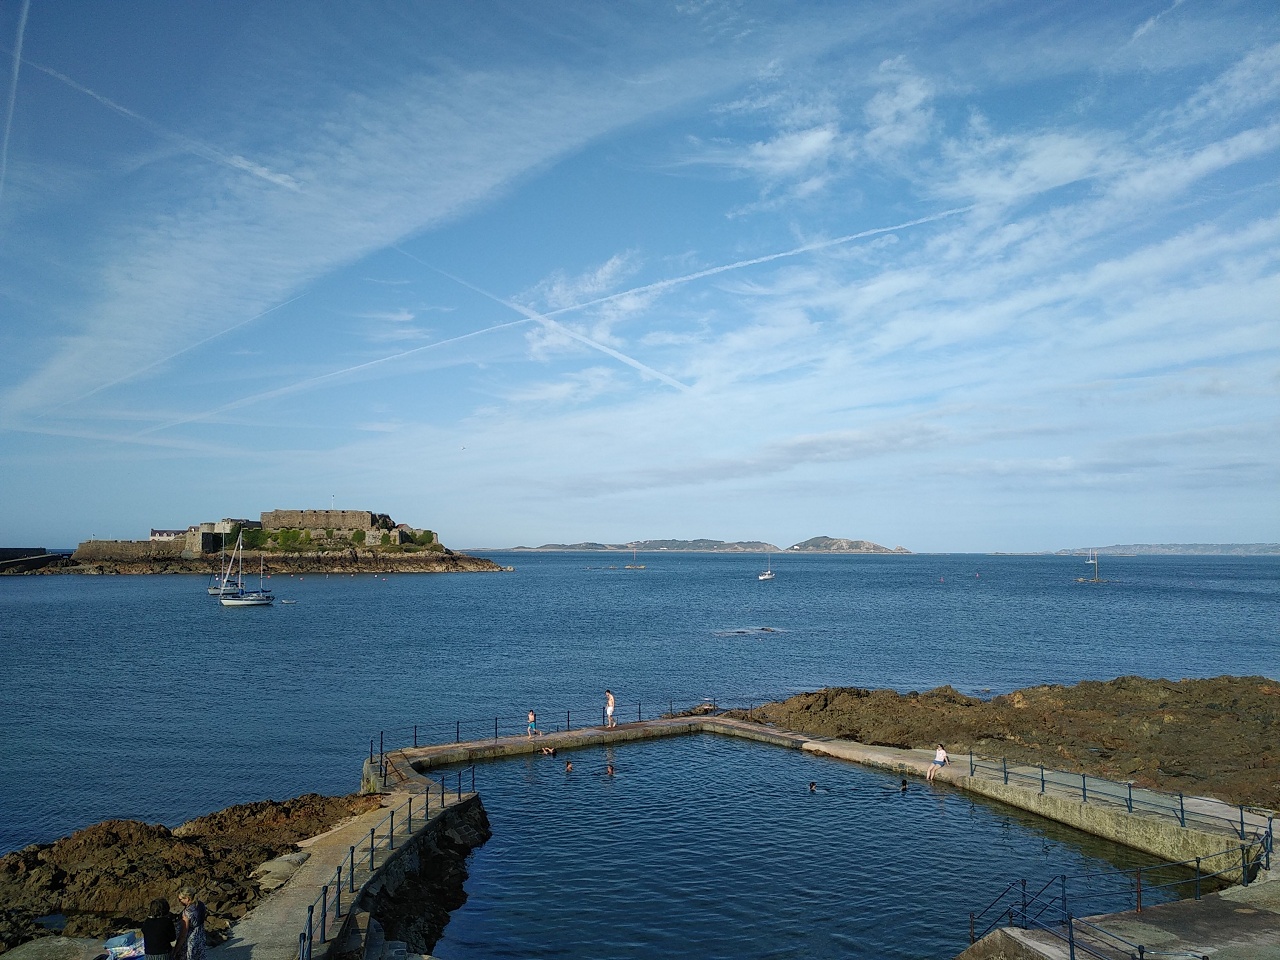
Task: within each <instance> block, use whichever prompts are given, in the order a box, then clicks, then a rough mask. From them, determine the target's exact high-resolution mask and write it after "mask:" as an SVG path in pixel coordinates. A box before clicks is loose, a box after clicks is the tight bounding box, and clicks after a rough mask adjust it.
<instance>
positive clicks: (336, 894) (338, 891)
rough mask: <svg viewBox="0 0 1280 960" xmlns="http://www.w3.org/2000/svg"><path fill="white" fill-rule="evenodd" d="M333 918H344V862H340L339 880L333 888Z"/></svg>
mask: <svg viewBox="0 0 1280 960" xmlns="http://www.w3.org/2000/svg"><path fill="white" fill-rule="evenodd" d="M333 918H334V919H335V920H340V919H342V864H338V882H337V884H335V885H334V888H333Z"/></svg>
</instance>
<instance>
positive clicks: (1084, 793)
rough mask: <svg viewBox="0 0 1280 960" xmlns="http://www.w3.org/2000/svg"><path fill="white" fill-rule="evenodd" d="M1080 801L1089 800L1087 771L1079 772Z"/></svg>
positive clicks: (1086, 801)
mask: <svg viewBox="0 0 1280 960" xmlns="http://www.w3.org/2000/svg"><path fill="white" fill-rule="evenodd" d="M1080 802H1081V803H1088V802H1089V775H1088V774H1087V773H1082V774H1080Z"/></svg>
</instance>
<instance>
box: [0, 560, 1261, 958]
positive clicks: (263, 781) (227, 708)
mask: <svg viewBox="0 0 1280 960" xmlns="http://www.w3.org/2000/svg"><path fill="white" fill-rule="evenodd" d="M492 556H493V558H494V559H495V560H497V561H498V562H499V563H503V564H512V565H514V566H515V568H516V569H515V571H514V572H512V573H490V574H450V575H408V574H400V575H391V574H388V575H377V576H374V575H371V574H364V575H360V576H355V577H352V576H345V577H339V576H328V577H326V576H324V575H307V576H303V577H275V578H273V579H272V580H271V584H270V585H271V586H272V588H273V589H274V590H275V593H276V595H277V596H278V597H281V598H288V599H291V600H296V603H292V604H281V603H277V604H276V605H275V606H273V607H269V608H238V609H237V608H224V607H222V606H221V605H219V604H218V603H217V600H216V598H213V597H209V596H208V595H207V593H206V592H205V589H204V587H205V583H204V580H203V578H197V577H190V576H155V577H82V576H43V577H5V578H0V656H3V658H4V663H5V669H4V670H3V671H0V718H2V721H3V722H2V723H0V851H4V850H11V849H16V848H18V847H20V846H22V845H24V844H27V843H30V842H36V841H40V842H48V841H51V840H53V839H55V838H56V837H58V836H61V835H64V834H66V833H68V832H70V831H72V830H74V829H77V828H79V827H83V826H85V825H87V824H89V823H93V822H97V821H100V820H103V819H107V818H111V817H128V818H135V819H140V820H146V821H150V822H162V823H166V824H169V825H175V824H177V823H179V822H182V821H183V820H186V819H189V818H190V817H192V816H196V815H198V814H201V813H206V812H209V811H211V810H215V809H219V808H221V807H224V806H227V805H230V804H233V803H239V802H245V801H250V800H258V799H263V798H268V797H270V798H276V799H282V798H285V797H288V796H293V795H296V794H298V793H302V792H307V791H318V792H323V793H344V792H349V791H351V790H354V789H355V788H356V786H357V785H358V779H359V772H360V763H361V758H362V757H364V756H367V755H368V753H369V750H370V748H371V746H373V747H375V748H376V747H377V745H378V743H379V742H380V741H382V742H385V743H386V745H387V746H388V747H394V746H399V745H403V744H405V743H408V742H411V740H412V738H413V736H414V735H415V734H416V735H417V736H418V737H419V738H420V739H421V740H422V741H423V742H427V741H431V740H438V739H450V740H451V739H453V738H454V736H455V735H456V734H457V733H458V732H463V733H465V735H467V736H474V735H481V733H482V731H485V730H488V731H489V733H490V735H491V733H492V730H493V728H494V726H495V724H496V725H497V726H498V727H499V728H500V729H501V731H502V732H503V733H512V732H516V731H521V732H522V731H523V726H524V722H523V720H524V715H525V712H526V711H527V710H529V709H535V710H537V711H538V713H539V716H540V718H541V720H542V725H543V726H544V727H548V726H552V727H553V726H556V725H560V724H561V723H562V722H570V723H573V725H575V726H576V725H578V724H579V723H587V722H599V718H600V711H601V704H602V702H603V693H604V690H605V688H610V689H612V690H613V691H614V693H615V694H616V696H617V699H618V702H619V714H620V716H621V717H622V718H623V719H627V717H628V716H630V714H631V711H635V712H637V713H640V712H644V713H645V714H646V715H648V714H651V713H652V712H653V711H654V709H655V708H656V705H662V706H664V707H665V706H666V705H667V704H674V705H676V706H679V705H688V704H691V703H696V702H701V701H703V700H706V699H715V700H716V701H718V702H726V701H727V702H735V703H751V702H755V703H758V702H761V701H762V700H765V699H774V698H780V697H784V696H787V695H789V694H791V693H795V692H798V691H802V690H811V689H816V688H819V687H823V686H835V685H847V686H865V687H889V688H893V689H897V690H900V691H908V690H927V689H930V688H932V687H935V686H939V685H942V684H951V685H952V686H954V687H956V688H957V689H959V690H961V691H962V692H965V693H970V694H978V695H989V694H994V693H1001V692H1006V691H1009V690H1012V689H1016V688H1018V687H1023V686H1028V685H1033V684H1041V683H1061V684H1073V683H1076V682H1078V681H1080V680H1084V679H1110V678H1113V677H1116V676H1122V675H1129V674H1136V675H1142V676H1150V677H1155V676H1162V677H1168V678H1171V679H1178V678H1181V677H1207V676H1217V675H1221V674H1232V675H1264V676H1269V677H1280V632H1278V631H1277V629H1276V628H1277V625H1278V624H1280V559H1278V558H1235V557H1194V558H1193V557H1132V558H1120V557H1115V558H1113V557H1103V558H1102V566H1101V571H1100V573H1101V576H1102V578H1103V580H1105V581H1106V582H1104V583H1078V582H1077V580H1078V579H1079V578H1086V579H1087V578H1089V577H1092V575H1093V568H1092V567H1090V566H1087V565H1086V564H1085V563H1084V562H1083V558H1080V557H990V556H974V555H943V556H847V557H846V556H797V555H790V554H783V555H781V556H779V555H775V556H774V557H773V558H772V566H773V569H774V570H775V571H776V572H777V578H776V579H775V580H772V581H768V582H761V581H759V580H757V578H756V574H757V573H758V572H759V570H761V569H763V567H764V559H765V558H764V557H750V556H740V555H705V554H701V555H691V554H671V553H660V554H647V555H642V556H640V557H639V558H637V560H636V563H640V564H643V565H644V569H626V564H627V563H628V561H629V560H630V558H629V557H616V556H613V555H601V554H589V553H563V554H536V553H509V554H497V553H495V554H492ZM631 749H632V748H631V747H628V748H626V751H627V752H626V754H625V765H626V767H627V768H630V772H629V774H628V776H629V778H630V779H629V781H628V782H629V783H630V782H634V778H635V777H636V776H637V774H638V773H639V774H641V775H642V776H643V777H645V778H648V777H651V776H652V777H658V776H660V775H662V776H670V775H672V774H673V773H678V772H682V771H685V770H687V769H688V768H690V767H691V766H692V767H694V768H699V769H701V768H703V767H706V766H707V765H708V764H710V763H712V762H713V758H714V756H715V755H716V753H717V751H704V753H705V756H702V757H701V759H699V760H698V762H697V763H696V764H691V763H690V762H689V761H687V759H682V758H680V757H666V756H664V755H662V754H659V755H658V756H657V758H656V759H655V760H654V761H653V762H654V764H655V765H656V768H657V769H655V770H653V771H647V770H645V769H644V758H645V756H646V754H645V753H644V750H643V749H641V748H639V747H637V748H635V749H636V751H637V752H636V753H634V754H633V753H631V752H630V750H631ZM644 749H648V748H644ZM662 749H669V748H665V747H664V748H662ZM670 749H674V748H670ZM745 749H747V750H748V751H749V753H748V754H746V755H747V756H752V757H760V758H764V757H767V756H768V757H772V756H776V755H777V754H778V752H777V751H771V750H770V748H767V747H757V746H749V747H746V748H745ZM782 755H783V756H786V754H785V752H783V753H782ZM619 759H620V760H623V759H624V758H623V755H622V754H621V752H620V755H619ZM759 762H761V763H765V762H769V763H772V762H775V761H773V760H770V761H765V760H763V759H761V760H760V761H759ZM777 762H781V761H777ZM633 764H638V765H639V767H638V768H637V767H633ZM497 770H498V766H496V765H495V766H494V768H493V771H492V772H490V773H488V774H486V772H485V769H484V768H481V771H480V773H479V774H478V780H477V786H478V788H479V789H480V790H481V793H482V796H484V798H485V803H486V807H487V808H489V809H490V814H491V816H492V817H494V818H495V821H497V822H498V823H499V824H501V823H504V822H507V821H505V820H504V818H505V817H507V815H508V814H507V803H508V800H504V799H503V798H504V797H508V798H511V797H515V796H518V795H520V793H521V791H522V790H523V789H524V788H523V787H517V788H515V789H513V790H506V789H505V788H503V787H502V786H501V783H502V782H503V781H502V780H501V778H500V777H499V774H498V773H497ZM486 776H489V777H490V778H493V779H490V781H489V786H488V787H486ZM504 776H505V775H504ZM710 776H711V777H712V778H713V779H715V780H716V781H717V782H723V783H727V784H729V785H730V786H731V787H733V785H734V784H738V782H739V779H740V777H741V772H740V771H739V770H738V769H736V768H735V767H734V765H733V764H732V763H731V764H729V765H728V766H726V767H724V768H723V769H721V770H719V771H716V770H715V769H714V768H713V769H712V771H711V773H710ZM774 776H775V775H774V774H770V777H771V778H773V777H774ZM777 776H778V777H782V778H783V779H784V780H786V781H787V782H788V783H790V785H791V786H792V787H794V785H795V783H796V782H801V781H803V782H806V783H807V781H808V780H811V779H818V778H817V777H816V776H814V775H808V774H807V773H805V772H803V771H800V770H788V771H786V772H785V774H777ZM792 781H794V782H792ZM686 787H687V789H688V790H689V791H693V792H697V787H696V785H694V784H689V783H686ZM557 789H559V786H557ZM610 789H615V790H617V789H621V788H620V787H617V786H615V787H612V788H610ZM744 795H747V794H745V793H744ZM573 796H575V795H574V794H572V793H569V794H564V795H561V796H560V797H559V798H558V800H557V801H556V802H555V803H552V802H551V801H552V799H555V798H548V800H547V803H548V805H549V808H550V809H553V810H554V813H555V819H553V820H550V821H548V822H550V823H553V824H560V825H564V824H572V823H576V822H577V820H578V812H577V811H578V807H577V806H575V805H574V804H568V805H566V800H567V799H569V798H572V797H573ZM771 796H776V797H779V798H781V797H785V796H789V794H788V793H787V792H786V791H785V790H780V792H777V793H776V794H771ZM757 799H759V801H760V803H761V804H763V808H762V809H760V810H759V812H758V815H759V816H761V817H768V816H771V815H775V814H776V815H777V817H779V818H781V819H782V820H785V819H786V816H787V815H786V813H785V807H784V806H781V803H782V801H781V800H779V801H778V802H779V804H780V805H779V806H778V807H777V808H776V809H773V810H770V808H769V802H768V800H767V798H755V797H752V800H751V810H752V812H753V813H755V812H756V810H757V802H756V801H757ZM646 802H647V801H646ZM943 802H944V803H945V802H950V803H952V804H955V803H957V802H960V801H958V800H956V799H954V798H952V799H947V800H944V801H943ZM970 806H971V807H972V809H978V807H976V806H972V805H970ZM983 809H985V808H983ZM730 816H732V817H737V816H738V813H736V812H731V813H730ZM744 816H745V815H744ZM966 816H967V815H966ZM520 819H521V820H522V821H523V820H525V819H527V818H524V817H521V818H520ZM952 819H954V817H953V818H952ZM859 821H860V818H858V817H854V818H853V822H855V823H857V822H859ZM557 829H558V827H557ZM920 829H922V828H921V827H920V825H919V824H918V823H915V824H913V823H912V822H904V823H903V824H899V825H898V826H895V827H894V828H893V830H894V831H895V833H899V834H904V835H906V836H908V837H909V836H911V835H913V834H914V833H916V832H918V831H919V830H920ZM814 832H815V834H816V835H817V836H820V837H821V839H822V842H823V843H826V842H827V841H828V839H829V837H830V836H831V835H832V831H831V830H830V829H829V828H828V826H824V825H821V824H818V825H815V826H814ZM864 832H865V831H864ZM855 833H856V831H855ZM1029 836H1031V837H1032V838H1033V839H1032V840H1031V841H1029V842H1030V843H1031V844H1032V846H1033V847H1034V846H1035V844H1036V843H1037V842H1038V841H1035V840H1034V836H1035V830H1032V831H1031V833H1030V834H1029ZM984 837H985V834H979V835H978V836H976V837H974V838H966V835H965V833H964V831H960V832H959V833H958V834H957V835H956V836H953V837H948V838H947V839H946V840H945V841H944V842H943V846H942V851H943V852H941V853H924V852H922V850H923V848H922V846H921V845H920V844H915V843H910V844H906V843H904V844H903V846H904V847H905V848H910V849H912V850H914V851H916V853H915V855H916V856H920V857H925V858H935V857H936V858H937V859H940V860H941V861H942V862H943V863H944V864H945V863H948V862H950V861H951V860H953V859H954V858H955V857H956V856H958V855H960V853H962V852H964V851H966V850H967V853H965V855H966V856H968V855H974V856H979V857H980V856H981V853H982V851H983V850H984V849H985V846H984V845H985V844H987V842H988V841H987V839H984ZM503 842H504V841H503V840H502V838H501V836H499V837H496V838H495V841H493V842H491V843H492V846H491V847H490V848H487V849H492V850H499V849H502V847H501V844H502V843H503ZM867 842H869V840H868V837H862V838H861V839H859V838H857V837H855V838H853V839H851V840H850V843H852V844H854V846H855V848H856V849H861V847H860V846H858V845H859V844H865V843H867ZM1019 843H1021V841H1019ZM926 846H927V845H926ZM534 848H535V849H537V844H536V842H535V847H534ZM645 849H649V850H651V860H650V861H649V863H647V864H637V863H634V862H621V863H619V864H618V868H619V869H620V870H623V871H624V872H625V871H628V870H636V869H640V870H642V871H643V870H644V869H646V868H652V869H659V870H660V868H659V867H658V866H657V865H658V864H659V863H661V862H662V860H663V858H664V857H665V853H664V851H663V849H662V847H661V845H660V844H659V845H657V846H656V847H655V846H654V845H653V844H649V845H648V846H646V848H645ZM714 855H715V856H724V854H723V853H717V854H714ZM743 856H747V857H751V856H760V857H762V858H763V857H764V854H763V853H752V852H750V851H747V852H745V853H744V854H743ZM805 856H808V857H809V858H810V860H809V861H806V862H811V863H812V864H813V868H814V869H824V868H822V867H821V861H822V848H821V846H819V847H817V848H815V849H813V850H810V851H808V852H807V853H806V854H805ZM475 859H476V862H477V865H480V864H483V863H485V862H489V860H490V859H492V855H490V854H488V853H483V852H482V853H480V854H477V856H476V858H475ZM762 869H763V868H762ZM993 872H999V871H993ZM1052 872H1061V871H1052ZM627 875H628V876H631V874H627ZM484 876H485V873H484V871H482V870H479V869H477V871H476V875H475V877H474V878H473V879H474V880H475V882H476V883H477V884H480V888H483V882H484ZM550 876H551V875H548V878H546V879H548V882H550V881H549V878H550ZM555 876H556V877H560V876H562V874H556V875H555ZM582 879H583V878H579V880H582ZM882 879H883V881H884V884H885V885H887V886H895V883H894V876H891V875H887V876H885V877H884V878H882ZM914 883H915V881H912V884H914ZM964 883H966V884H967V883H968V880H967V879H966V880H965V881H964ZM500 885H501V886H502V887H503V889H504V890H505V889H506V884H505V882H503V883H501V884H500ZM555 886H556V888H557V889H558V890H559V891H560V895H561V897H562V898H567V901H568V902H569V903H572V902H573V901H574V898H575V897H576V893H574V892H573V890H574V889H575V888H574V887H572V885H570V886H565V885H564V883H563V882H562V881H561V880H559V879H557V880H556V881H555ZM896 886H898V887H901V884H896ZM908 886H910V885H908ZM565 891H568V892H565ZM729 894H730V891H729V889H728V888H723V889H721V890H720V891H718V893H717V895H716V897H715V898H709V899H708V900H707V902H708V903H711V902H712V901H713V900H715V901H718V900H725V899H729V900H732V901H733V902H737V900H736V899H735V897H736V894H735V895H734V896H730V895H729ZM696 899H697V898H695V900H696ZM698 902H701V901H698ZM744 902H746V901H744ZM904 902H906V901H904ZM927 902H928V901H919V900H917V901H915V906H914V907H913V908H912V909H914V910H916V911H917V912H920V911H921V910H924V912H925V913H926V914H928V913H929V910H927V909H924V908H923V907H922V906H921V903H927ZM958 906H959V905H958V904H957V905H953V907H954V908H956V909H958ZM628 909H630V907H629V908H628ZM753 909H754V908H753ZM788 909H790V908H788ZM820 909H821V910H827V909H833V908H831V906H830V904H827V905H824V906H822V907H821V908H820ZM879 909H880V908H879V907H877V910H879ZM949 909H950V908H949ZM712 913H713V914H714V911H712ZM693 916H694V920H693V921H691V922H695V923H700V924H703V925H705V924H707V923H713V922H722V923H729V924H730V925H731V924H732V921H730V920H728V919H724V918H723V917H722V919H721V920H720V921H713V920H712V919H708V916H709V915H703V914H702V913H696V912H695V914H694V915H693ZM815 916H816V915H815ZM667 919H669V918H667V917H666V916H665V914H663V915H658V914H655V915H654V918H651V920H650V921H645V920H643V919H641V920H638V921H636V922H637V923H639V924H640V925H641V926H646V925H649V926H654V927H655V928H656V927H657V926H658V925H660V923H661V922H666V921H667ZM565 922H566V923H571V920H570V919H569V918H566V919H565ZM940 922H944V923H945V925H946V926H948V927H949V928H950V927H953V926H954V924H955V923H956V920H955V917H948V918H946V919H945V921H940ZM465 925H466V921H463V920H462V919H461V918H460V919H459V921H458V923H457V928H458V929H459V930H462V929H464V928H465ZM802 925H803V924H802ZM722 932H723V931H722ZM725 935H727V933H726V934H725ZM477 937H478V938H479V939H483V934H482V933H480V934H477ZM761 949H762V951H764V952H760V953H758V954H755V955H756V956H772V955H775V954H773V953H769V952H767V949H766V948H765V947H762V948H761ZM704 952H706V951H704ZM470 955H471V956H481V955H483V954H482V953H472V954H470ZM495 955H496V954H495ZM580 955H584V956H585V955H586V954H585V953H584V954H580ZM707 955H710V954H709V953H708V954H707ZM922 955H924V954H922Z"/></svg>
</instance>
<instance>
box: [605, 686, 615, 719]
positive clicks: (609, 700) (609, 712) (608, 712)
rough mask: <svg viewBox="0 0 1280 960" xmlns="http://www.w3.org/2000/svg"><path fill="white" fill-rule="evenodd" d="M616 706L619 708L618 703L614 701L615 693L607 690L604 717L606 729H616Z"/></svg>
mask: <svg viewBox="0 0 1280 960" xmlns="http://www.w3.org/2000/svg"><path fill="white" fill-rule="evenodd" d="M615 706H617V701H615V700H614V699H613V691H612V690H606V691H605V692H604V717H605V726H606V727H614V726H617V724H618V721H617V720H615V719H613V708H614V707H615Z"/></svg>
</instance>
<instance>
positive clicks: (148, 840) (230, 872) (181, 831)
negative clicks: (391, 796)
mask: <svg viewBox="0 0 1280 960" xmlns="http://www.w3.org/2000/svg"><path fill="white" fill-rule="evenodd" d="M379 803H380V799H379V798H378V797H376V796H372V797H371V796H361V795H352V796H347V797H322V796H319V795H317V794H307V795H305V796H302V797H295V798H293V799H292V800H285V801H273V800H264V801H260V802H258V803H249V804H244V805H242V806H237V807H230V808H228V809H226V810H220V811H218V812H217V813H213V814H209V815H208V816H205V817H199V818H197V819H195V820H192V821H191V822H190V823H186V824H183V825H182V826H181V827H178V828H176V829H175V830H173V831H170V830H169V829H168V828H167V827H164V826H162V825H160V824H146V823H139V822H137V821H133V820H108V821H105V822H103V823H98V824H94V825H93V826H91V827H86V828H85V829H84V830H80V831H77V832H76V833H73V834H72V835H71V836H69V837H63V838H62V839H60V840H57V841H55V842H54V843H51V844H33V845H32V846H29V847H25V848H23V849H22V850H18V851H16V852H14V853H10V854H8V855H7V856H4V857H0V904H4V910H3V911H2V912H0V952H3V950H5V949H8V948H10V947H13V946H16V945H17V944H18V943H23V942H25V941H27V940H30V939H32V938H33V937H35V936H40V935H42V934H43V933H45V932H46V931H42V930H41V929H40V928H39V927H38V926H37V925H36V924H35V922H34V919H35V918H36V917H40V916H45V915H47V914H52V913H61V914H63V915H65V916H66V918H67V923H66V928H65V930H64V932H65V933H66V934H67V936H72V937H79V936H92V937H98V936H109V935H111V934H113V933H117V932H119V931H120V930H122V929H128V928H130V927H136V926H137V925H138V924H139V923H140V922H141V921H142V919H143V918H144V917H145V916H146V915H147V908H148V905H149V904H150V902H151V900H152V899H154V898H156V897H164V898H165V899H167V900H169V902H170V903H171V904H174V903H176V902H177V897H176V894H177V890H178V888H179V887H180V886H182V885H183V884H188V883H189V884H191V885H192V886H194V887H195V888H196V889H197V890H199V891H200V896H201V898H202V899H203V900H204V902H205V905H206V906H207V907H208V908H209V914H210V919H209V923H208V926H209V930H210V932H211V933H212V934H214V936H213V937H212V938H211V939H212V940H214V941H215V942H216V941H217V939H218V937H217V934H218V933H219V932H220V931H223V932H225V930H226V929H227V928H228V926H229V921H230V920H233V919H238V918H239V917H241V916H243V915H244V914H245V912H247V910H248V909H249V908H250V907H251V906H252V905H253V904H254V903H255V902H256V901H257V900H258V899H259V898H260V897H261V896H262V892H261V890H260V889H259V887H258V883H257V881H256V880H254V879H253V878H252V877H251V876H250V874H251V872H252V871H253V870H254V869H255V868H256V867H257V866H258V865H259V864H261V863H264V862H265V861H267V860H271V859H273V858H275V857H277V856H280V855H282V854H285V853H290V852H292V851H294V850H295V849H296V845H297V843H298V841H299V840H304V839H306V838H308V837H312V836H315V835H317V834H320V833H324V832H325V831H326V830H328V829H330V828H331V827H333V826H334V825H336V824H337V823H339V822H341V821H343V820H346V819H347V818H349V817H352V816H355V815H357V814H360V813H363V812H365V811H367V810H370V809H373V808H374V807H376V806H378V805H379Z"/></svg>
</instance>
